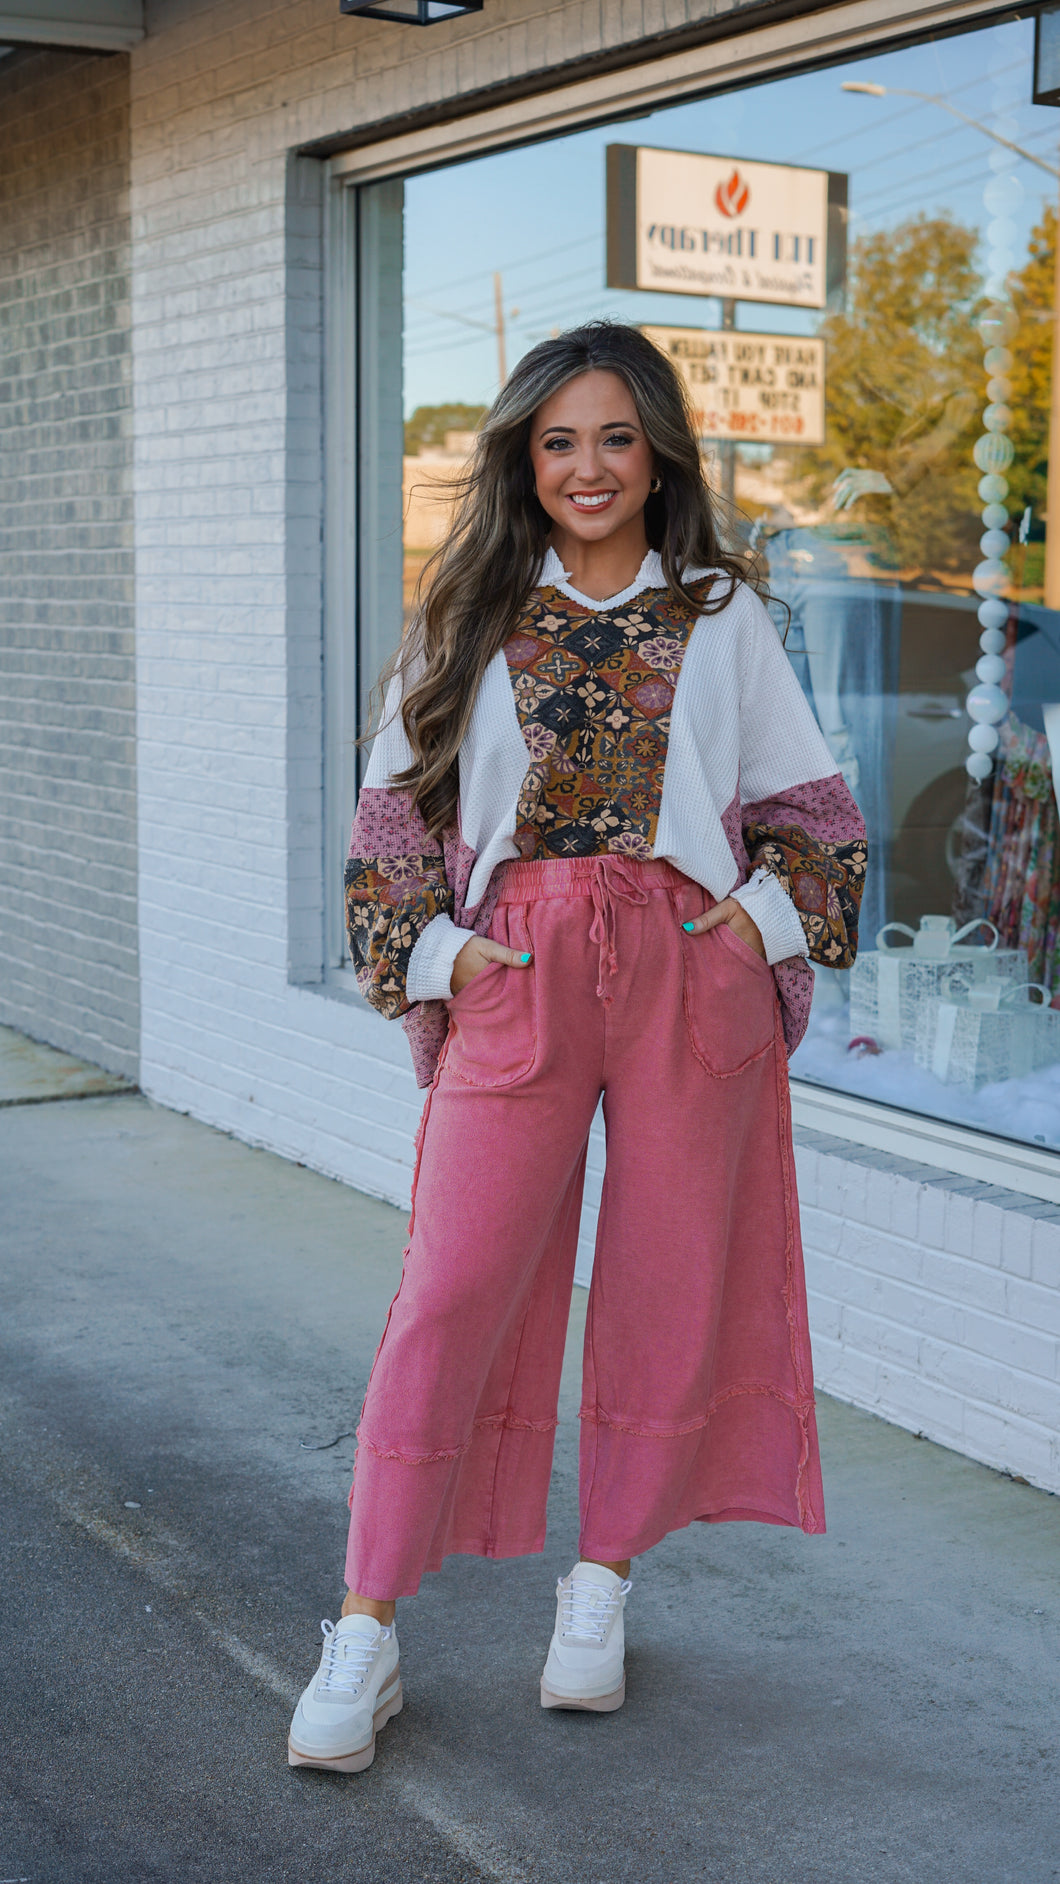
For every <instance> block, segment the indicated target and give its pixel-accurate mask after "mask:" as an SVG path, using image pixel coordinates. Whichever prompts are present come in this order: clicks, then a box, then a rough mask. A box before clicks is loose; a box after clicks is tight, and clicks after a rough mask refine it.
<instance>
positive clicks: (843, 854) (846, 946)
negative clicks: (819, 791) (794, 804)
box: [744, 824, 868, 968]
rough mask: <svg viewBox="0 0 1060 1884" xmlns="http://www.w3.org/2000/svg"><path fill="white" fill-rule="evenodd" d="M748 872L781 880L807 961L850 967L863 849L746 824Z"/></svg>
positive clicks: (797, 830) (796, 830)
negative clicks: (763, 870) (794, 911)
mask: <svg viewBox="0 0 1060 1884" xmlns="http://www.w3.org/2000/svg"><path fill="white" fill-rule="evenodd" d="M744 839H745V842H746V844H747V849H748V852H749V853H750V858H751V864H752V867H753V868H755V869H757V868H758V867H759V866H761V865H764V866H765V868H766V869H767V870H771V871H772V872H773V875H774V876H776V877H778V878H779V879H780V882H781V883H782V884H783V887H784V888H785V890H786V891H787V892H788V895H789V896H790V897H791V900H792V902H793V903H794V905H795V908H796V909H797V911H798V914H799V920H800V922H801V923H802V927H803V931H804V933H805V936H806V941H807V943H808V945H809V955H810V960H811V961H813V962H820V963H821V964H822V965H823V966H824V967H827V968H850V967H852V966H853V963H854V958H855V956H856V955H857V952H858V913H859V910H860V908H861V892H862V890H863V889H864V887H865V869H866V864H867V861H868V848H867V845H866V843H865V840H864V838H863V837H862V838H856V839H855V840H854V841H853V842H852V843H846V844H843V843H837V842H829V841H827V840H825V839H822V838H818V837H812V836H811V835H810V834H809V832H807V831H805V830H803V829H802V828H801V826H799V825H797V824H781V825H769V824H750V825H748V826H747V828H746V830H745V832H744Z"/></svg>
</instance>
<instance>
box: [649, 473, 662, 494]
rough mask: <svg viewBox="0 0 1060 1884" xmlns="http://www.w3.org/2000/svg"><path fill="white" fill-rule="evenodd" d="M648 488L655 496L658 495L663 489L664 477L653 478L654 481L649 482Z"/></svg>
mask: <svg viewBox="0 0 1060 1884" xmlns="http://www.w3.org/2000/svg"><path fill="white" fill-rule="evenodd" d="M648 489H649V491H650V492H651V495H652V496H653V497H655V496H657V495H658V493H659V492H660V491H661V490H662V479H661V478H660V477H654V478H652V481H651V483H650V484H649V486H648Z"/></svg>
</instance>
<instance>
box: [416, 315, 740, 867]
mask: <svg viewBox="0 0 1060 1884" xmlns="http://www.w3.org/2000/svg"><path fill="white" fill-rule="evenodd" d="M591 371H599V372H605V373H617V374H618V376H619V378H620V379H622V380H624V381H625V384H626V385H627V387H628V388H629V391H630V393H631V395H632V397H633V401H634V404H635V405H636V408H637V415H638V417H639V419H640V423H641V425H642V426H643V428H644V433H645V436H646V437H647V439H648V442H649V444H650V445H651V448H652V452H653V454H654V465H655V476H656V477H657V478H658V479H659V480H660V488H659V490H658V492H657V493H653V494H652V495H651V496H650V497H649V498H648V501H647V503H646V504H645V506H644V525H645V530H646V533H647V537H648V542H649V544H650V545H651V547H652V548H653V549H655V550H658V552H659V555H660V558H661V560H662V566H663V574H664V576H665V578H666V582H667V586H668V587H669V588H670V589H671V590H672V591H673V593H674V594H675V595H677V596H680V598H681V599H682V601H684V602H686V603H687V604H688V606H689V607H690V608H694V609H695V610H696V612H697V613H699V614H714V613H716V612H717V611H718V610H719V609H721V608H724V606H725V604H726V603H727V602H728V601H729V599H730V598H731V596H732V592H733V589H734V587H735V585H736V583H737V582H741V581H746V582H750V583H751V584H752V586H754V587H755V588H758V587H759V586H760V584H759V581H758V574H757V569H756V566H755V564H754V562H753V560H752V558H751V557H749V556H746V555H740V554H738V553H736V552H735V551H733V550H732V549H731V548H724V547H723V546H722V544H721V542H720V540H719V536H718V531H717V527H716V524H715V519H714V509H713V504H712V499H711V494H710V491H709V488H708V486H707V483H706V480H705V478H704V475H703V465H702V460H701V458H700V452H699V445H698V442H697V438H696V431H695V425H694V421H693V417H692V411H691V407H690V405H689V401H688V397H687V395H686V393H685V389H684V386H683V384H682V382H681V380H680V378H679V377H678V374H677V373H676V371H675V370H674V368H673V366H671V364H670V362H669V360H668V359H667V358H666V356H665V354H663V353H661V352H660V351H659V349H658V348H657V347H655V346H653V345H652V343H651V341H650V340H647V339H645V337H644V335H643V334H642V333H640V332H639V331H638V330H637V328H635V327H627V326H625V325H623V324H621V323H620V322H617V321H590V322H588V323H587V324H586V325H585V326H584V327H574V328H572V329H571V330H570V332H569V333H565V334H559V335H558V336H557V337H556V338H555V339H554V340H543V341H542V342H541V344H540V345H539V346H537V347H534V348H532V349H531V351H530V352H529V353H527V354H524V356H523V358H522V359H521V360H520V361H519V364H518V366H516V367H515V369H514V371H513V372H512V374H511V377H510V378H509V379H508V381H507V383H506V385H505V386H504V388H503V389H502V391H501V393H500V395H499V396H498V398H497V400H496V401H495V403H494V404H493V405H492V406H491V407H490V410H489V412H488V413H487V414H486V417H485V418H484V419H483V421H482V424H481V427H480V429H479V433H478V438H477V440H476V445H475V453H474V457H473V458H472V461H471V464H470V466H469V468H468V470H467V472H466V473H465V475H464V476H463V477H462V478H461V479H460V480H459V481H458V483H457V484H456V487H455V496H456V507H455V513H454V517H453V523H452V527H451V529H450V531H449V534H448V536H447V537H446V539H445V542H444V543H443V544H442V545H441V546H440V548H439V549H437V550H436V551H435V553H434V555H433V556H432V557H431V558H430V560H429V562H428V563H427V564H426V565H425V567H424V570H423V573H422V576H421V578H420V587H419V591H418V595H417V603H418V606H417V612H416V615H415V617H414V619H413V621H412V622H411V623H410V625H409V629H408V632H407V633H406V635H405V639H404V641H403V643H402V646H401V647H400V648H399V649H398V651H397V653H396V654H395V655H394V656H393V657H392V659H391V660H390V661H389V662H388V664H387V667H386V668H385V669H384V672H383V675H382V677H381V684H382V686H383V688H384V690H385V688H386V686H387V685H388V683H389V681H390V680H391V679H392V678H393V676H394V675H395V674H396V673H397V672H398V671H399V670H400V671H403V674H404V681H405V684H404V687H403V693H402V701H401V717H402V721H403V723H404V727H405V732H406V734H407V736H408V741H409V745H410V746H411V748H412V753H413V761H412V764H411V765H410V766H409V767H408V768H407V770H405V771H404V772H399V773H398V774H396V776H395V779H394V783H395V784H396V785H399V786H402V787H404V788H405V789H407V790H409V791H410V792H411V794H412V798H413V802H414V803H415V805H416V807H417V808H418V810H419V812H420V814H421V816H422V817H423V819H424V822H425V823H426V825H427V828H428V830H429V831H431V832H432V833H434V834H435V835H438V834H440V833H441V832H442V831H443V830H445V828H446V827H447V826H448V825H450V824H451V823H452V822H453V820H454V818H455V816H456V809H457V795H458V790H459V772H458V754H459V751H460V744H461V741H462V740H463V738H464V735H465V733H466V731H467V727H468V722H469V720H470V718H471V711H472V708H473V706H474V703H475V697H476V695H477V693H478V690H479V686H480V684H481V681H482V676H483V674H484V673H485V671H486V668H487V667H488V665H489V663H490V661H491V660H492V659H493V657H494V655H495V654H496V653H497V652H498V651H499V649H501V648H502V647H503V646H504V643H505V642H506V641H507V640H508V638H509V636H510V635H511V632H512V629H513V627H514V625H515V622H516V620H517V619H518V616H519V613H520V611H521V609H522V608H523V605H524V603H525V602H526V599H527V597H528V595H529V594H530V591H531V589H532V588H533V585H534V581H535V579H536V577H537V574H538V571H539V569H540V567H541V561H542V558H543V556H544V554H545V551H546V549H547V547H548V536H549V530H550V528H551V518H550V517H549V516H548V514H547V512H546V511H545V510H544V509H543V508H542V506H541V504H540V503H539V502H538V499H537V495H536V493H535V489H534V475H533V470H532V468H531V463H530V432H531V426H532V424H533V418H534V414H535V412H537V411H538V409H539V407H541V406H542V405H543V404H544V402H545V400H546V399H549V398H551V396H552V394H553V393H554V392H557V391H558V390H559V388H560V387H561V386H565V385H566V384H567V382H568V381H569V380H572V379H576V378H577V377H578V375H579V374H581V373H588V372H591ZM696 568H698V569H709V570H711V571H717V572H718V574H719V575H720V576H721V577H722V578H727V580H724V579H723V580H722V581H720V582H715V584H714V586H713V587H712V588H711V590H710V592H709V594H708V597H707V599H706V600H705V601H704V599H703V591H702V588H701V587H700V585H699V584H697V594H695V595H692V594H690V592H689V590H688V589H687V588H686V586H685V574H686V571H687V570H690V569H696Z"/></svg>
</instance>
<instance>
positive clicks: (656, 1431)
mask: <svg viewBox="0 0 1060 1884" xmlns="http://www.w3.org/2000/svg"><path fill="white" fill-rule="evenodd" d="M748 1394H764V1395H765V1396H766V1397H767V1398H768V1399H771V1400H776V1401H777V1402H778V1404H779V1405H780V1406H783V1407H786V1408H787V1410H788V1411H789V1412H790V1413H793V1414H794V1416H795V1418H796V1419H797V1420H798V1422H799V1426H800V1428H801V1431H802V1438H803V1449H804V1452H805V1456H806V1457H808V1455H809V1434H808V1421H809V1415H810V1414H811V1413H812V1412H813V1401H812V1399H811V1400H810V1401H809V1402H808V1403H807V1402H806V1401H805V1400H802V1399H794V1398H792V1396H791V1395H790V1394H786V1393H781V1392H780V1390H779V1388H777V1387H773V1386H770V1385H768V1383H763V1384H761V1385H752V1386H747V1387H728V1388H727V1389H726V1391H725V1392H724V1393H720V1394H718V1395H717V1396H716V1397H715V1398H714V1399H713V1400H711V1402H710V1404H709V1406H708V1407H707V1410H706V1412H705V1413H701V1414H698V1415H697V1416H696V1418H695V1419H692V1420H682V1421H681V1422H680V1423H679V1424H678V1425H676V1426H662V1425H659V1426H644V1425H641V1424H640V1423H638V1422H636V1421H633V1420H627V1419H623V1418H622V1416H621V1414H616V1413H608V1412H606V1411H605V1409H604V1408H603V1407H586V1406H583V1407H581V1408H580V1410H579V1413H578V1418H579V1419H580V1420H584V1421H585V1423H586V1424H587V1425H590V1426H606V1427H607V1428H608V1429H609V1431H611V1432H616V1433H627V1434H629V1435H630V1436H631V1437H632V1438H634V1439H683V1438H684V1437H686V1435H687V1434H689V1433H699V1432H702V1431H703V1429H704V1427H706V1426H708V1425H709V1423H710V1421H711V1419H712V1418H713V1417H714V1414H715V1413H716V1412H717V1411H718V1409H719V1407H722V1406H724V1405H725V1404H726V1402H727V1401H729V1400H737V1399H741V1398H745V1397H746V1396H747V1395H748ZM802 1464H803V1455H802V1453H800V1470H801V1469H802ZM800 1510H801V1507H800Z"/></svg>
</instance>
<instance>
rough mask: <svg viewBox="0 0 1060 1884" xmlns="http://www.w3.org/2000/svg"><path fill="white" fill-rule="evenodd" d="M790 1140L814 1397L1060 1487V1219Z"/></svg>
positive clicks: (869, 1158) (889, 1163)
mask: <svg viewBox="0 0 1060 1884" xmlns="http://www.w3.org/2000/svg"><path fill="white" fill-rule="evenodd" d="M796 1140H797V1151H796V1157H797V1165H798V1181H799V1192H800V1197H801V1201H802V1228H803V1240H804V1243H805V1248H806V1277H807V1283H808V1286H809V1291H810V1323H811V1330H812V1333H813V1349H814V1364H815V1373H816V1378H817V1384H818V1386H819V1387H821V1388H822V1389H823V1390H824V1391H825V1392H827V1393H831V1394H834V1395H835V1396H836V1397H837V1398H838V1399H840V1400H849V1401H851V1402H853V1404H854V1405H856V1406H861V1407H866V1408H868V1410H869V1411H870V1412H873V1413H879V1414H881V1415H882V1416H883V1418H884V1419H888V1420H892V1421H893V1422H894V1423H895V1424H896V1425H898V1426H905V1427H908V1428H909V1429H910V1431H912V1432H922V1433H923V1434H924V1435H925V1436H926V1437H927V1438H929V1439H934V1440H937V1441H939V1442H940V1443H941V1444H942V1445H945V1446H952V1447H954V1448H955V1449H956V1450H957V1451H959V1452H964V1453H967V1454H969V1456H970V1457H971V1458H973V1459H981V1460H982V1461H983V1462H984V1463H985V1464H987V1465H993V1466H998V1467H1000V1468H1001V1469H1002V1470H1004V1471H1008V1472H1013V1473H1015V1474H1016V1475H1018V1476H1019V1477H1021V1478H1026V1479H1029V1480H1030V1482H1031V1484H1033V1485H1041V1486H1044V1487H1046V1488H1047V1489H1048V1490H1050V1491H1060V1208H1057V1207H1056V1206H1055V1205H1052V1204H1045V1203H1042V1202H1040V1201H1039V1200H1038V1199H1037V1198H1032V1197H1021V1196H1017V1195H1016V1194H1015V1193H1014V1192H1009V1191H1000V1190H998V1189H997V1188H996V1186H993V1185H988V1184H978V1183H976V1182H975V1181H974V1180H973V1179H971V1178H959V1177H953V1176H950V1175H949V1174H948V1173H945V1172H940V1171H933V1170H931V1169H930V1168H929V1167H927V1166H923V1165H918V1164H913V1163H911V1162H910V1161H909V1160H908V1159H905V1158H899V1157H895V1156H892V1155H891V1154H889V1153H885V1152H875V1151H868V1150H863V1149H862V1148H861V1147H860V1146H856V1145H848V1144H845V1143H843V1142H842V1141H841V1140H839V1139H835V1138H829V1137H826V1136H825V1135H824V1134H822V1133H819V1132H811V1131H807V1130H805V1129H800V1130H799V1131H798V1132H797V1133H796Z"/></svg>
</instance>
